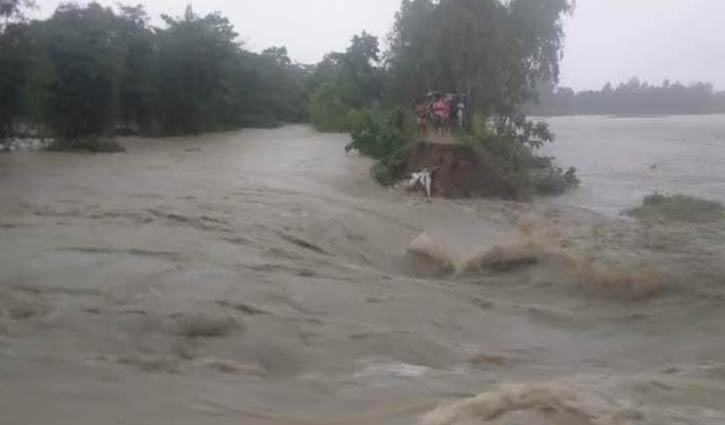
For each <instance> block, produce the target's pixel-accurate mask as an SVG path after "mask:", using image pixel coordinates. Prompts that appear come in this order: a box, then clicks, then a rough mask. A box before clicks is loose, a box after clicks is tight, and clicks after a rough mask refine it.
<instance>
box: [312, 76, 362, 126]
mask: <svg viewBox="0 0 725 425" xmlns="http://www.w3.org/2000/svg"><path fill="white" fill-rule="evenodd" d="M351 109H352V108H351V107H349V106H348V105H346V104H345V103H344V102H343V101H342V100H341V99H340V97H339V95H338V93H337V89H336V88H335V87H334V85H332V84H323V85H321V86H320V87H318V88H317V89H316V90H315V91H314V92H313V93H312V95H311V96H310V105H309V115H310V123H312V125H313V126H314V127H315V128H316V129H317V130H319V131H324V132H345V131H348V130H350V123H349V121H348V118H349V116H348V114H349V113H350V110H351Z"/></svg>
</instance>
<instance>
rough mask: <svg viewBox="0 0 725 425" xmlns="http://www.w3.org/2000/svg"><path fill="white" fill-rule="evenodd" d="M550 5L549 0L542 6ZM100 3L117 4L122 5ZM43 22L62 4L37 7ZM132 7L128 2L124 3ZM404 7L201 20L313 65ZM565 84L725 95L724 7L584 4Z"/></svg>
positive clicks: (313, 7)
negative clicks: (701, 84) (648, 85)
mask: <svg viewBox="0 0 725 425" xmlns="http://www.w3.org/2000/svg"><path fill="white" fill-rule="evenodd" d="M542 1H545V0H542ZM100 2H101V3H105V4H115V3H117V1H116V0H102V1H100ZM139 2H141V3H143V4H145V5H146V8H147V10H148V12H149V13H150V15H152V17H158V15H159V14H161V13H167V14H171V15H181V14H182V13H183V10H184V7H185V5H186V4H187V3H188V1H187V0H134V1H132V2H130V3H139ZM37 3H38V4H39V6H40V10H39V11H38V12H37V13H36V14H37V15H39V16H46V15H48V14H49V13H51V12H52V10H53V9H54V8H55V6H56V5H57V4H58V3H60V2H59V1H58V0H38V1H37ZM125 3H128V2H125ZM399 4H400V0H236V1H229V0H204V1H196V2H194V8H195V10H196V11H197V12H199V13H206V12H210V11H215V10H218V11H220V12H222V14H224V15H225V16H227V17H228V18H229V19H230V20H231V21H232V22H233V23H234V25H235V27H236V28H237V32H239V33H240V35H241V38H242V40H244V41H245V42H246V44H247V47H248V48H251V49H252V50H261V49H263V48H265V47H268V46H271V45H285V46H287V48H288V49H289V52H290V55H291V56H292V58H293V59H295V60H297V61H300V62H304V63H314V62H317V61H319V60H320V59H321V57H322V55H323V54H324V53H326V52H329V51H333V50H342V49H344V48H345V46H346V45H347V43H348V41H349V39H350V38H351V37H352V36H353V35H354V34H356V33H359V32H360V31H362V30H363V29H365V30H367V31H368V32H370V33H372V34H375V35H378V36H381V37H384V36H385V35H386V34H387V33H388V31H389V29H390V27H391V26H392V23H393V19H394V14H395V12H396V11H397V9H398V6H399ZM565 45H566V49H565V53H564V62H563V64H562V81H561V82H562V84H563V85H568V86H571V87H574V88H576V89H586V88H599V87H601V86H602V85H603V84H604V83H606V82H607V81H612V82H614V83H618V82H620V81H623V80H626V79H628V78H629V77H632V76H637V77H639V78H640V79H642V80H646V81H650V82H654V83H659V82H661V81H662V80H664V79H665V78H670V79H672V80H681V81H683V82H689V81H693V80H703V81H710V82H713V83H714V84H715V85H716V87H718V88H720V89H725V0H578V2H577V9H576V13H575V14H574V16H573V17H572V18H568V19H567V23H566V41H565Z"/></svg>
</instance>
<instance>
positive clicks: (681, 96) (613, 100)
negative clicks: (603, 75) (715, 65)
mask: <svg viewBox="0 0 725 425" xmlns="http://www.w3.org/2000/svg"><path fill="white" fill-rule="evenodd" d="M527 110H528V112H530V113H533V114H536V115H540V116H547V115H575V114H578V115H637V114H706V113H725V92H716V91H715V90H714V88H713V86H712V84H707V83H692V84H689V85H684V84H682V83H680V82H674V83H673V82H670V81H668V80H666V81H664V82H663V83H662V85H660V86H656V85H651V84H649V83H646V82H642V81H640V80H639V79H637V78H632V79H631V80H629V81H628V82H626V83H622V84H619V85H618V86H617V87H614V86H612V84H610V83H607V84H605V85H604V87H602V89H601V90H598V91H595V90H587V91H582V92H578V93H577V92H575V91H574V90H572V89H570V88H568V87H559V88H556V87H554V86H553V85H551V84H544V85H542V87H541V88H540V89H539V99H538V102H536V103H531V104H530V105H528V107H527Z"/></svg>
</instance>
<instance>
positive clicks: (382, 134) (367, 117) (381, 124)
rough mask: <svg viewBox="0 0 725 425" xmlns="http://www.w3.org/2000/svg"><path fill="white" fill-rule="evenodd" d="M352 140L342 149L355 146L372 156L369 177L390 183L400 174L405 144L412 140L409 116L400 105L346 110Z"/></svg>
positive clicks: (401, 175) (349, 148)
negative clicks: (390, 107)
mask: <svg viewBox="0 0 725 425" xmlns="http://www.w3.org/2000/svg"><path fill="white" fill-rule="evenodd" d="M349 122H350V123H351V125H352V131H351V132H350V136H351V137H352V142H351V143H350V144H348V145H347V146H346V147H345V150H346V151H348V152H349V151H350V150H353V149H356V150H357V151H358V152H360V153H361V154H362V155H365V156H369V157H371V158H373V159H376V160H377V162H376V163H375V165H373V167H372V169H371V174H372V175H373V178H375V180H377V181H378V182H379V183H380V184H382V185H383V186H390V185H392V184H394V183H396V182H397V181H398V180H400V179H401V178H402V177H403V173H404V172H405V152H406V149H405V148H406V147H407V146H409V145H410V143H411V141H412V140H414V137H413V135H414V134H415V133H414V130H413V127H412V125H411V120H410V119H409V117H408V116H406V114H405V113H404V112H403V111H402V110H400V109H384V108H372V109H365V110H360V111H358V110H356V111H354V112H353V113H351V114H349Z"/></svg>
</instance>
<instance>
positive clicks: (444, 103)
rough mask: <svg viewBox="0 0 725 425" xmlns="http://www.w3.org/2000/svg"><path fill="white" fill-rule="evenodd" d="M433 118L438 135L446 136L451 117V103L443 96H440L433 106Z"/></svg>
mask: <svg viewBox="0 0 725 425" xmlns="http://www.w3.org/2000/svg"><path fill="white" fill-rule="evenodd" d="M433 116H434V118H435V123H436V129H438V134H439V135H441V136H444V135H446V134H448V124H449V121H450V116H451V103H450V102H449V100H448V99H447V98H446V97H445V96H441V97H440V98H438V100H437V101H436V102H435V103H434V104H433Z"/></svg>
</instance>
